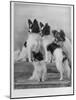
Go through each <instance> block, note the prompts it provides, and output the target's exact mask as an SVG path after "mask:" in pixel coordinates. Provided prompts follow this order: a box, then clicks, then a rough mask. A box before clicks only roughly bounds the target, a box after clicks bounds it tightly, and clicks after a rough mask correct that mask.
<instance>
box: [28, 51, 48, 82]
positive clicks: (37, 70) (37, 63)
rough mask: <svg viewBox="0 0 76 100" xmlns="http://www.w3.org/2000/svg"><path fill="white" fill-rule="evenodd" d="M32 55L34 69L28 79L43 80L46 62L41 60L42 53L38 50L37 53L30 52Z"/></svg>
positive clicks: (44, 78)
mask: <svg viewBox="0 0 76 100" xmlns="http://www.w3.org/2000/svg"><path fill="white" fill-rule="evenodd" d="M32 55H33V57H32V58H34V59H33V63H32V64H33V66H34V71H33V74H32V76H31V77H30V78H29V80H36V81H38V82H40V81H45V80H46V75H47V68H46V63H45V62H44V60H43V59H44V58H43V55H42V53H41V52H40V51H39V52H38V53H36V52H32Z"/></svg>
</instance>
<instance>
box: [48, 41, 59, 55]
mask: <svg viewBox="0 0 76 100" xmlns="http://www.w3.org/2000/svg"><path fill="white" fill-rule="evenodd" d="M56 48H60V45H58V44H56V43H54V42H53V43H51V44H49V45H48V46H47V50H48V51H50V52H51V53H52V54H53V52H54V50H55V49H56Z"/></svg>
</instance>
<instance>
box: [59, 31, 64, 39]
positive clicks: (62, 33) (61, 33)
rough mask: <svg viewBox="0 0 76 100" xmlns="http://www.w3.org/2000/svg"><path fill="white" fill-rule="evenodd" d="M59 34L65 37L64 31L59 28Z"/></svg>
mask: <svg viewBox="0 0 76 100" xmlns="http://www.w3.org/2000/svg"><path fill="white" fill-rule="evenodd" d="M60 36H61V37H64V38H65V33H64V31H63V30H60Z"/></svg>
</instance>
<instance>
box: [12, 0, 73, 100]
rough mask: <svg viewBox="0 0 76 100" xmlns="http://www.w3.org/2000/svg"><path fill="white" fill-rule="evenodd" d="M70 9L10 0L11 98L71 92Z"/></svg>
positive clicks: (57, 5) (66, 6)
mask: <svg viewBox="0 0 76 100" xmlns="http://www.w3.org/2000/svg"><path fill="white" fill-rule="evenodd" d="M73 10H74V5H71V4H70V5H69V4H51V3H50V4H49V3H32V2H14V1H12V2H10V20H11V26H10V28H11V33H10V34H11V66H10V67H11V68H10V69H11V72H10V73H11V80H10V83H11V87H10V88H11V98H19V97H36V96H37V97H41V96H56V95H69V94H73V87H74V86H73V84H74V83H73V81H74V80H73V79H74V78H73V77H74V74H73V73H74V71H73V69H74V68H73V67H74V64H73V63H74V61H73V56H74V54H73V48H74V47H73V45H74V38H73V37H74V28H73V27H74V22H73V20H74V19H73V15H74V12H73Z"/></svg>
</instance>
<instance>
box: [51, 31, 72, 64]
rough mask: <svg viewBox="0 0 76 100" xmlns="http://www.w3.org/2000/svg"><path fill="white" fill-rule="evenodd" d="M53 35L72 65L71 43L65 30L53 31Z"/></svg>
mask: <svg viewBox="0 0 76 100" xmlns="http://www.w3.org/2000/svg"><path fill="white" fill-rule="evenodd" d="M52 33H53V35H54V37H55V39H56V42H57V43H58V44H59V45H61V47H62V49H63V51H64V52H65V54H66V55H67V57H68V59H69V63H70V65H71V42H70V40H69V39H68V38H67V37H66V35H65V33H64V31H63V30H60V32H58V31H56V30H53V31H52Z"/></svg>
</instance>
